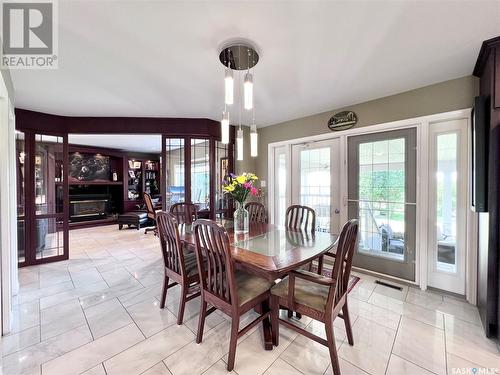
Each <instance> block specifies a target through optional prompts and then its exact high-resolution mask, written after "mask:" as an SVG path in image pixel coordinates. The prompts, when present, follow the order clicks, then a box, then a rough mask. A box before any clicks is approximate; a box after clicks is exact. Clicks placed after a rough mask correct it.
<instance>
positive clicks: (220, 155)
mask: <svg viewBox="0 0 500 375" xmlns="http://www.w3.org/2000/svg"><path fill="white" fill-rule="evenodd" d="M229 172H230V170H229V145H227V144H223V143H221V142H219V141H216V142H215V202H216V203H215V204H216V206H215V210H216V211H215V212H216V215H217V217H220V218H225V217H226V216H228V214H229V211H230V207H229V205H230V201H229V196H228V195H226V194H224V193H223V191H222V181H223V180H224V179H225V178H226V177H227V176H228V175H229Z"/></svg>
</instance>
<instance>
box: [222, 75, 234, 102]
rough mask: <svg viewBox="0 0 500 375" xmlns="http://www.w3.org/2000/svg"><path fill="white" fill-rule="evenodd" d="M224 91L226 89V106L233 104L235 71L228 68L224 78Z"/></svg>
mask: <svg viewBox="0 0 500 375" xmlns="http://www.w3.org/2000/svg"><path fill="white" fill-rule="evenodd" d="M224 89H225V94H226V95H225V97H226V99H225V100H226V104H228V105H231V104H233V96H234V79H233V71H232V70H231V69H229V68H226V73H225V76H224Z"/></svg>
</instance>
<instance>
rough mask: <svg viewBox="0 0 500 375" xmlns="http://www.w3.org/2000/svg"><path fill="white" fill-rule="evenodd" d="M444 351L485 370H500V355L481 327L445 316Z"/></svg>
mask: <svg viewBox="0 0 500 375" xmlns="http://www.w3.org/2000/svg"><path fill="white" fill-rule="evenodd" d="M445 332H446V350H447V352H448V353H450V354H453V355H455V356H458V357H461V358H463V359H465V360H468V361H470V362H473V363H477V364H478V365H480V366H482V367H486V368H491V367H495V368H500V354H499V352H498V349H497V347H496V345H495V343H494V341H493V340H490V339H488V338H486V336H485V334H484V330H483V328H482V327H479V326H476V325H475V324H472V323H467V322H464V321H463V320H461V319H456V318H453V317H451V316H445Z"/></svg>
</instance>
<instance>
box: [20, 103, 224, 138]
mask: <svg viewBox="0 0 500 375" xmlns="http://www.w3.org/2000/svg"><path fill="white" fill-rule="evenodd" d="M15 113H16V129H18V130H28V129H29V130H34V131H52V132H58V133H79V134H104V133H109V134H118V133H123V134H162V133H168V134H170V135H178V136H184V135H189V136H195V137H198V136H199V137H206V136H211V137H216V138H219V139H220V123H219V122H218V121H214V120H210V119H206V118H160V117H70V116H59V115H52V114H48V113H41V112H35V111H30V110H26V109H21V108H16V110H15Z"/></svg>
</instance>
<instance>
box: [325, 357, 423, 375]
mask: <svg viewBox="0 0 500 375" xmlns="http://www.w3.org/2000/svg"><path fill="white" fill-rule="evenodd" d="M339 365H340V371H341V372H342V375H368V373H367V372H365V371H363V370H361V369H360V368H359V367H356V366H354V365H353V364H352V363H349V362H347V361H346V360H345V359H342V358H339ZM325 375H334V374H333V369H332V365H330V366H328V368H327V369H326V371H325ZM415 375H417V374H415Z"/></svg>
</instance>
